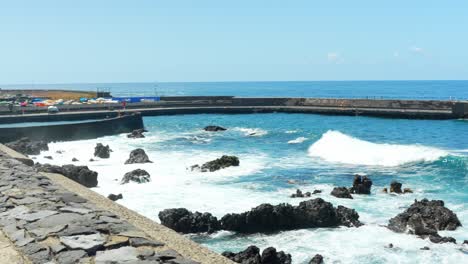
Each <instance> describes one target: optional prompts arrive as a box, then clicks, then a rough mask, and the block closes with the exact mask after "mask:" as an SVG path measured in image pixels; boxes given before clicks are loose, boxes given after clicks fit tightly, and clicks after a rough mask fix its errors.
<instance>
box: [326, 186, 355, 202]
mask: <svg viewBox="0 0 468 264" xmlns="http://www.w3.org/2000/svg"><path fill="white" fill-rule="evenodd" d="M330 194H331V195H333V196H335V197H338V198H347V199H353V196H351V193H350V192H349V190H348V188H346V187H335V188H333V190H332V191H331V193H330Z"/></svg>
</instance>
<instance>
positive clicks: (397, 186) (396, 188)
mask: <svg viewBox="0 0 468 264" xmlns="http://www.w3.org/2000/svg"><path fill="white" fill-rule="evenodd" d="M401 186H402V184H401V183H400V182H397V181H392V182H391V183H390V192H391V193H403V192H402V191H401Z"/></svg>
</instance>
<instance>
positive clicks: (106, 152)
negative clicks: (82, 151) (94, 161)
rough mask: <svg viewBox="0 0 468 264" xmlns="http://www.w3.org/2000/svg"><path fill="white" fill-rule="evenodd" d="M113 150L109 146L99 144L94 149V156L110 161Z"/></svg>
mask: <svg viewBox="0 0 468 264" xmlns="http://www.w3.org/2000/svg"><path fill="white" fill-rule="evenodd" d="M110 152H111V149H110V147H109V145H107V146H104V145H103V144H101V143H97V144H96V147H95V148H94V156H95V157H99V158H101V159H108V158H109V157H110Z"/></svg>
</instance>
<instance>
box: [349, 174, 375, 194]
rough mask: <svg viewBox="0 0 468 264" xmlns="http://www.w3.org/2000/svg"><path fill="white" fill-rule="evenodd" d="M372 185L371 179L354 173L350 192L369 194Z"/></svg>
mask: <svg viewBox="0 0 468 264" xmlns="http://www.w3.org/2000/svg"><path fill="white" fill-rule="evenodd" d="M371 187H372V180H371V179H370V178H368V177H367V176H361V175H355V176H354V181H353V187H351V190H350V191H351V193H355V194H370V193H371Z"/></svg>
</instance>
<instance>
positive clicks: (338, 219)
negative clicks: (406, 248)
mask: <svg viewBox="0 0 468 264" xmlns="http://www.w3.org/2000/svg"><path fill="white" fill-rule="evenodd" d="M346 209H347V210H346ZM340 225H344V226H348V227H351V226H356V227H358V226H360V225H361V223H360V222H359V215H358V214H357V213H356V212H355V211H354V210H353V209H348V208H346V207H343V208H342V209H336V208H334V207H333V205H332V204H331V203H329V202H326V201H324V200H323V199H321V198H316V199H312V200H308V201H303V202H301V203H300V204H299V205H298V206H292V205H289V204H279V205H275V206H274V205H271V204H261V205H259V206H257V207H255V208H252V210H250V211H247V212H244V213H241V214H227V215H225V216H223V217H222V218H221V228H222V229H224V230H229V231H236V232H240V233H257V232H275V231H282V230H293V229H301V228H315V227H336V226H340Z"/></svg>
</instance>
